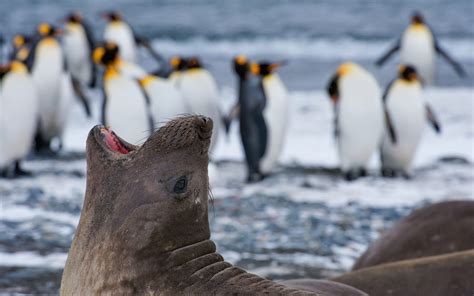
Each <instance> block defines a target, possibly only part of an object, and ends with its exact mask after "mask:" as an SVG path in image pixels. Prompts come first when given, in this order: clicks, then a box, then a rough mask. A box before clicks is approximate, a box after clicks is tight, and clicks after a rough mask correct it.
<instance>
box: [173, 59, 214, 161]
mask: <svg viewBox="0 0 474 296" xmlns="http://www.w3.org/2000/svg"><path fill="white" fill-rule="evenodd" d="M172 81H174V82H175V84H176V85H177V87H178V89H179V90H180V91H181V93H182V95H183V97H184V100H185V103H186V105H187V106H188V108H189V110H190V112H191V113H194V114H199V115H204V116H207V117H210V118H212V120H213V122H214V130H213V132H212V138H211V146H210V149H209V151H210V152H211V153H212V151H213V150H214V148H215V147H216V143H217V141H218V138H219V133H220V128H221V125H222V116H221V112H220V109H219V90H218V89H217V83H216V81H215V80H214V77H213V76H212V74H211V73H210V72H209V71H207V70H206V69H204V68H203V67H202V65H201V62H200V61H199V59H198V58H195V57H192V58H189V59H187V63H186V70H184V71H182V72H180V74H179V75H178V77H176V78H175V79H174V78H172Z"/></svg>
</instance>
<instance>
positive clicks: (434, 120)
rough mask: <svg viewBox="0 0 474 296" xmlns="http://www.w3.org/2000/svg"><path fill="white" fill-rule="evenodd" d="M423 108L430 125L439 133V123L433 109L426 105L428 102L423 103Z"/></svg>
mask: <svg viewBox="0 0 474 296" xmlns="http://www.w3.org/2000/svg"><path fill="white" fill-rule="evenodd" d="M425 110H426V118H427V119H428V121H429V122H430V124H431V126H432V127H433V129H434V130H435V131H436V133H438V134H440V133H441V125H440V123H439V121H438V119H437V118H436V115H435V114H434V112H433V109H432V108H431V107H430V105H428V103H426V104H425Z"/></svg>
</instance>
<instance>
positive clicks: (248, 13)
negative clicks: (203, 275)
mask: <svg viewBox="0 0 474 296" xmlns="http://www.w3.org/2000/svg"><path fill="white" fill-rule="evenodd" d="M111 9H113V10H119V11H121V12H122V13H123V15H124V18H125V20H126V21H127V22H128V23H129V24H130V25H131V26H132V27H133V28H134V30H135V31H136V32H137V33H139V34H140V35H143V36H145V37H147V38H148V39H150V40H151V41H152V45H153V47H154V49H155V50H156V51H157V52H159V53H160V54H162V55H163V56H164V57H166V58H170V57H171V56H174V55H177V54H178V55H185V56H190V55H196V56H199V57H200V59H201V61H202V63H203V64H204V66H205V67H206V68H207V69H208V70H209V71H210V72H211V73H212V74H213V76H214V78H215V79H216V81H217V83H218V86H219V92H220V101H219V104H220V107H221V109H222V110H224V112H225V113H226V112H227V111H228V110H229V109H230V107H231V106H232V105H233V104H234V102H235V101H236V99H237V89H236V85H237V79H236V77H235V74H234V73H233V70H232V67H231V60H232V58H233V57H234V56H236V55H237V54H244V55H247V56H248V57H250V58H252V59H268V60H285V61H287V65H285V66H283V67H282V68H281V70H280V71H279V74H280V77H281V79H282V81H283V82H284V83H285V85H286V87H287V88H288V91H289V104H290V105H289V106H290V107H289V110H288V113H289V117H290V119H289V126H288V133H287V136H286V139H285V144H284V149H283V152H282V155H281V157H280V163H279V166H278V167H277V169H276V170H275V173H274V174H272V175H271V176H270V177H268V178H266V179H265V180H263V181H262V182H259V183H255V184H250V185H249V184H246V183H245V182H244V180H245V173H246V169H245V164H244V162H243V159H244V156H243V153H242V148H241V144H240V138H239V131H238V125H237V124H234V125H233V126H232V128H231V132H230V134H229V135H228V136H224V135H223V133H222V135H221V137H220V139H219V142H218V143H217V147H216V149H215V150H214V152H213V155H212V156H211V157H212V159H213V161H214V163H215V165H216V170H217V174H215V175H214V176H211V177H212V179H211V185H212V193H213V196H214V199H215V200H214V203H213V205H212V206H211V207H210V211H211V212H210V219H211V231H212V238H213V239H214V241H215V242H216V243H217V245H218V250H219V251H220V252H221V254H222V255H223V256H224V258H225V259H226V260H228V261H230V262H232V263H234V264H237V265H238V266H240V267H244V268H246V269H248V270H250V271H251V272H255V273H257V274H259V275H262V276H265V277H269V278H272V279H284V278H301V277H312V278H321V277H328V276H333V275H337V274H339V273H341V272H343V271H347V270H348V269H350V267H351V265H352V264H353V262H354V260H355V258H357V257H358V256H359V255H360V254H361V253H362V252H363V250H364V249H365V248H366V246H367V245H368V244H369V243H370V242H371V241H373V240H374V239H375V238H376V237H377V236H378V233H379V232H380V231H381V230H383V229H384V228H386V227H388V226H390V225H391V224H392V223H393V222H394V221H395V220H397V219H399V218H400V217H402V216H404V215H406V214H407V213H408V212H409V211H411V210H412V209H413V208H417V207H420V206H422V205H425V204H427V203H432V202H435V201H440V200H449V199H474V165H473V160H474V141H473V139H474V121H473V114H474V108H473V107H474V105H473V104H474V88H473V77H474V3H473V2H472V1H470V0H458V1H448V0H444V1H443V0H411V1H395V0H385V1H368V0H367V1H363V0H360V1H332V0H331V1H330V0H319V1H304V0H300V1H263V0H262V1H257V0H252V1H230V0H229V1H204V0H202V1H183V0H181V1H179V0H173V1H145V0H134V1H125V0H116V1H113V2H111V1H98V0H82V1H52V0H50V1H47V0H43V1H34V0H29V1H28V0H16V1H14V2H12V1H2V2H0V11H2V12H3V13H2V18H0V30H1V33H2V34H3V36H4V38H5V39H6V40H10V39H11V38H12V37H13V36H14V35H15V34H18V33H27V34H29V33H32V32H33V31H34V30H35V27H36V26H37V25H38V24H39V23H40V22H44V21H46V22H50V23H55V24H58V25H61V23H60V20H61V19H62V18H64V17H65V16H66V15H67V14H68V13H70V12H71V11H79V12H81V13H82V14H83V16H84V18H85V19H86V20H87V21H88V22H89V23H90V24H91V27H92V28H93V30H92V32H93V34H94V36H95V37H96V39H97V40H99V41H100V40H101V39H102V36H103V30H104V27H105V25H106V23H105V21H104V20H102V19H101V18H100V17H99V16H100V13H101V12H103V11H106V10H111ZM415 10H418V11H420V12H421V13H423V15H424V16H425V18H426V21H427V23H428V24H429V25H430V27H431V29H432V30H433V31H434V33H435V34H436V36H437V38H438V40H439V42H440V44H441V45H442V46H443V48H445V49H446V50H447V51H448V52H449V53H450V54H451V55H452V56H453V57H454V58H455V59H456V60H457V61H459V62H460V63H461V64H462V66H463V67H464V69H465V70H466V72H467V74H468V76H467V77H466V78H459V77H458V76H457V75H456V73H455V72H454V71H453V70H452V68H451V67H450V66H449V65H448V64H447V63H446V62H445V61H443V60H438V62H437V66H438V69H437V78H436V82H435V84H434V85H433V86H429V87H428V88H426V90H425V92H424V99H425V100H426V101H428V102H430V104H431V106H432V107H433V109H434V110H435V111H436V113H437V114H438V117H439V120H440V122H441V124H442V126H443V132H442V134H441V135H436V134H434V133H433V132H432V131H431V130H430V129H428V128H426V131H425V133H424V136H423V139H422V142H421V144H420V147H419V150H418V152H417V155H416V158H415V161H414V164H415V165H414V167H415V169H414V176H413V177H412V178H411V179H409V180H406V179H403V178H400V179H383V178H380V177H379V176H378V171H377V168H378V165H379V161H378V157H375V156H374V158H373V160H372V161H371V165H370V168H371V171H370V174H369V176H368V177H366V178H362V179H359V180H356V181H354V182H347V181H344V180H343V178H341V176H340V174H339V170H338V158H337V150H336V142H335V140H334V138H333V128H332V124H333V110H332V106H331V102H330V100H329V98H328V96H327V94H326V90H325V88H326V85H327V83H328V81H329V79H330V77H331V76H332V75H333V73H334V71H335V70H336V68H337V67H338V65H339V64H340V63H341V62H345V61H354V62H357V63H359V64H360V65H362V66H363V67H365V68H366V69H367V70H369V71H370V72H371V73H372V74H374V76H375V77H376V78H377V80H378V82H379V83H380V85H381V87H382V88H385V87H386V85H387V84H388V83H389V82H390V81H391V80H392V79H394V78H395V76H396V74H397V64H398V56H395V57H394V58H392V59H391V60H390V61H389V62H388V63H387V64H386V65H385V66H384V67H382V68H377V67H376V66H375V64H374V61H375V60H376V59H377V58H378V57H380V55H382V54H383V53H384V52H385V51H386V50H387V49H388V48H389V47H390V46H391V45H392V44H393V43H394V42H395V41H396V39H397V38H398V37H399V36H400V34H401V33H402V32H403V30H404V29H405V28H406V27H407V26H408V25H409V22H410V16H411V14H412V12H413V11H415ZM3 61H5V60H3ZM139 63H140V64H141V65H142V66H143V67H144V68H145V69H147V70H153V69H155V68H156V62H155V61H154V60H152V59H151V58H150V57H149V55H148V54H147V53H146V52H144V51H141V52H140V58H139ZM87 94H88V95H89V96H90V98H91V99H92V101H91V104H92V107H93V109H92V112H93V117H92V118H86V117H85V115H84V113H83V111H82V107H81V106H80V104H79V103H78V102H75V105H74V106H73V111H72V113H71V116H70V117H69V119H68V123H67V128H66V131H65V134H64V147H63V149H62V151H61V152H60V153H59V154H58V155H56V156H55V157H52V158H51V157H36V156H31V157H30V158H28V159H27V160H26V161H25V162H24V168H25V169H28V170H30V171H31V172H32V173H33V176H31V177H27V178H18V179H0V202H1V205H0V292H2V293H5V294H8V293H10V292H11V293H13V292H23V293H48V294H56V293H58V288H59V281H60V276H61V272H62V268H63V266H64V263H65V260H66V257H67V252H68V249H69V245H70V243H71V240H72V237H73V234H74V230H75V227H76V226H77V223H78V219H79V216H80V211H81V207H82V202H83V197H84V190H85V167H86V163H85V159H84V151H85V139H86V136H87V133H88V131H89V130H90V128H91V127H92V126H93V125H95V124H97V123H99V106H100V99H101V96H100V91H99V90H97V89H89V90H87ZM18 120H21V118H18ZM221 132H222V131H221Z"/></svg>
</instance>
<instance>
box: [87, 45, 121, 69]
mask: <svg viewBox="0 0 474 296" xmlns="http://www.w3.org/2000/svg"><path fill="white" fill-rule="evenodd" d="M119 53H120V50H119V47H118V45H117V44H116V43H114V42H106V43H105V44H104V45H103V46H99V47H97V48H96V49H95V50H94V52H93V54H92V58H93V60H94V62H95V63H97V64H102V65H105V66H108V65H112V64H113V63H115V62H116V61H117V60H118V58H119Z"/></svg>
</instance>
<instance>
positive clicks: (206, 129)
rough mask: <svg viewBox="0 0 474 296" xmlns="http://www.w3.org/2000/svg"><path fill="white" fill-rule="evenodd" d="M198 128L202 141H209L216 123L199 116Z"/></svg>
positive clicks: (197, 119) (197, 120)
mask: <svg viewBox="0 0 474 296" xmlns="http://www.w3.org/2000/svg"><path fill="white" fill-rule="evenodd" d="M195 121H196V127H197V133H198V135H199V139H200V140H208V139H210V138H211V136H212V127H213V126H214V123H213V122H212V119H211V118H209V117H205V116H199V117H197V118H196V120H195Z"/></svg>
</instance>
